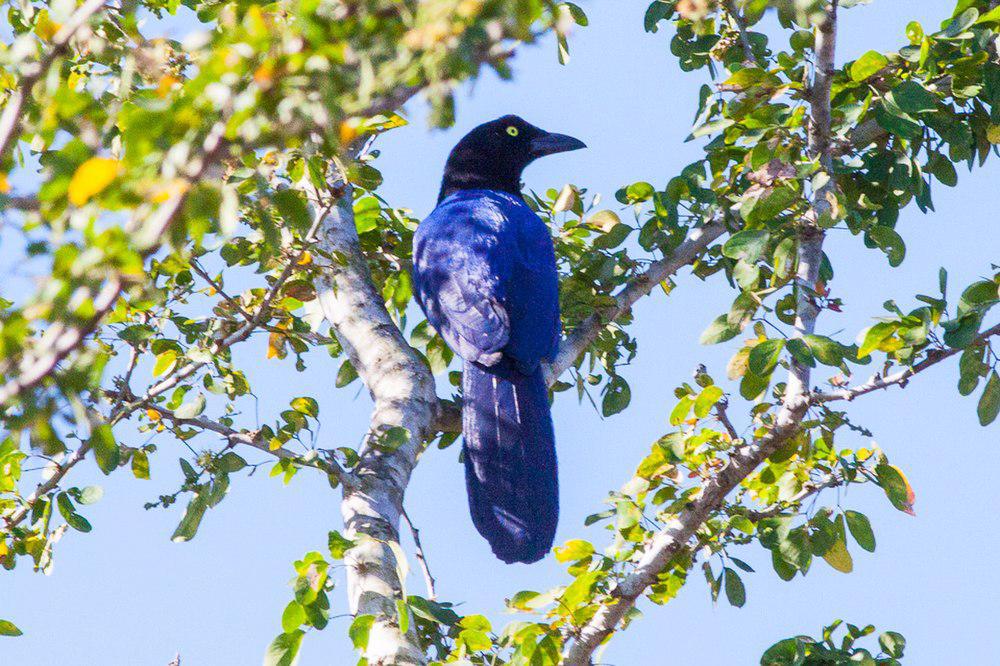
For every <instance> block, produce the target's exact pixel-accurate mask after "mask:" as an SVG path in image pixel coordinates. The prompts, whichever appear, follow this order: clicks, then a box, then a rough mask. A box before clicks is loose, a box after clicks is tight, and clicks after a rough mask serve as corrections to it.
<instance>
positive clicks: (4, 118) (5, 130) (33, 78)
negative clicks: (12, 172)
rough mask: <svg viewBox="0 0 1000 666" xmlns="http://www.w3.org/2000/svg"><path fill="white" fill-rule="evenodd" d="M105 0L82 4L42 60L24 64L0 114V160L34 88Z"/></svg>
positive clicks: (10, 141) (54, 36)
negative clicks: (19, 78)
mask: <svg viewBox="0 0 1000 666" xmlns="http://www.w3.org/2000/svg"><path fill="white" fill-rule="evenodd" d="M104 3H105V0H87V2H84V3H83V4H82V5H80V6H79V7H78V8H77V10H76V11H75V12H73V14H72V15H71V16H70V17H69V19H68V20H67V21H66V23H64V24H63V26H62V27H61V28H59V30H58V31H57V32H56V34H55V35H53V36H52V46H51V47H50V48H49V50H48V51H47V52H46V53H45V55H44V56H42V58H41V60H39V61H38V62H37V63H34V64H33V65H29V66H26V67H25V70H26V71H25V72H24V76H22V77H21V84H20V85H19V86H18V87H17V89H15V90H14V92H13V93H12V94H11V96H10V97H9V98H8V99H7V103H6V104H5V105H4V108H3V113H2V114H0V160H2V159H3V156H4V155H5V154H6V153H7V149H8V148H9V147H10V146H11V145H12V142H13V141H14V139H15V138H16V137H17V134H18V132H19V131H20V128H21V119H22V118H23V115H22V111H23V110H24V102H25V101H26V100H27V99H28V97H30V96H31V89H32V88H33V87H34V86H35V84H36V83H38V82H39V81H40V80H42V78H44V77H45V74H46V73H47V72H48V71H49V68H50V67H51V66H52V63H53V62H55V60H56V58H58V57H59V56H61V55H62V54H63V53H65V52H66V50H67V48H68V47H69V43H70V40H72V39H73V37H75V36H76V33H77V31H78V30H79V29H80V28H82V27H83V26H84V24H86V23H87V21H89V20H90V17H91V16H93V15H94V14H96V13H97V11H98V10H100V9H101V8H102V7H103V6H104Z"/></svg>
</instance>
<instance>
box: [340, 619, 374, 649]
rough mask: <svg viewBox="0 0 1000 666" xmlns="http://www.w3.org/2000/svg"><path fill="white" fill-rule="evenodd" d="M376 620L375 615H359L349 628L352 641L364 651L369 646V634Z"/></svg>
mask: <svg viewBox="0 0 1000 666" xmlns="http://www.w3.org/2000/svg"><path fill="white" fill-rule="evenodd" d="M374 622H375V616H374V615H358V616H357V617H355V618H354V621H353V622H351V628H350V629H348V630H347V635H348V636H350V637H351V643H353V644H354V647H355V649H357V650H361V651H362V652H363V651H364V650H365V649H366V648H367V647H368V635H369V633H371V630H372V624H374Z"/></svg>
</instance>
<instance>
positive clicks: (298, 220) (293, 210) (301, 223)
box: [273, 190, 312, 232]
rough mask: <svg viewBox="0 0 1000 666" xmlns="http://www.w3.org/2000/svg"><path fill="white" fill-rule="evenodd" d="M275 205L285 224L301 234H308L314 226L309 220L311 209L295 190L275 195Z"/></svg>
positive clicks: (282, 191) (283, 191)
mask: <svg viewBox="0 0 1000 666" xmlns="http://www.w3.org/2000/svg"><path fill="white" fill-rule="evenodd" d="M273 200H274V205H275V207H276V208H277V209H278V212H279V213H281V217H282V219H283V220H285V223H286V224H287V225H288V226H290V227H292V228H293V229H295V230H297V231H299V232H306V231H308V230H309V227H310V226H311V224H312V220H310V219H309V208H308V207H307V206H306V203H305V202H304V201H303V200H302V198H301V197H300V196H299V195H298V193H297V192H295V191H294V190H281V191H279V192H275V193H274V197H273Z"/></svg>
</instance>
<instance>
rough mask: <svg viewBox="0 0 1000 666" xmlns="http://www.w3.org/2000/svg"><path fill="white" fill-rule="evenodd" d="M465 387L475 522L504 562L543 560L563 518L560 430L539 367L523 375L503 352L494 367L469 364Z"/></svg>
mask: <svg viewBox="0 0 1000 666" xmlns="http://www.w3.org/2000/svg"><path fill="white" fill-rule="evenodd" d="M462 392H463V399H464V408H463V415H462V420H463V424H462V429H463V433H464V442H465V444H464V449H463V450H464V454H465V484H466V489H467V490H468V494H469V508H470V510H471V512H472V522H473V523H475V525H476V529H477V530H479V533H480V534H482V535H483V536H484V537H485V538H486V540H487V541H489V542H490V546H491V547H492V548H493V552H494V554H496V556H497V557H499V558H500V559H501V560H503V561H504V562H507V563H508V564H509V563H511V562H525V563H528V562H535V561H537V560H540V559H542V558H543V557H544V556H545V554H546V553H547V552H548V551H549V549H550V548H551V547H552V540H553V538H554V537H555V532H556V524H557V523H558V520H559V482H558V476H557V473H556V447H555V436H554V435H553V432H552V414H551V413H550V410H549V396H548V389H547V388H546V385H545V379H544V377H543V375H542V370H541V368H537V369H536V370H535V372H534V373H532V374H530V375H524V374H522V373H520V372H518V371H517V370H515V369H513V368H512V367H511V365H510V364H509V363H508V361H507V360H506V359H504V360H502V361H501V362H500V363H499V364H498V365H497V366H494V367H489V368H487V367H484V366H481V365H479V364H476V363H466V364H465V372H464V380H463V382H462Z"/></svg>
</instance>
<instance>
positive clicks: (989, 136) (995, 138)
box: [986, 125, 1000, 143]
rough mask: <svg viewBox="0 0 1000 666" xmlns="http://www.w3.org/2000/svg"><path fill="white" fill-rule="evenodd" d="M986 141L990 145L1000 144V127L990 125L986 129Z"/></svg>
mask: <svg viewBox="0 0 1000 666" xmlns="http://www.w3.org/2000/svg"><path fill="white" fill-rule="evenodd" d="M986 140H987V141H989V142H990V143H1000V125H990V126H989V127H987V128H986Z"/></svg>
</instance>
